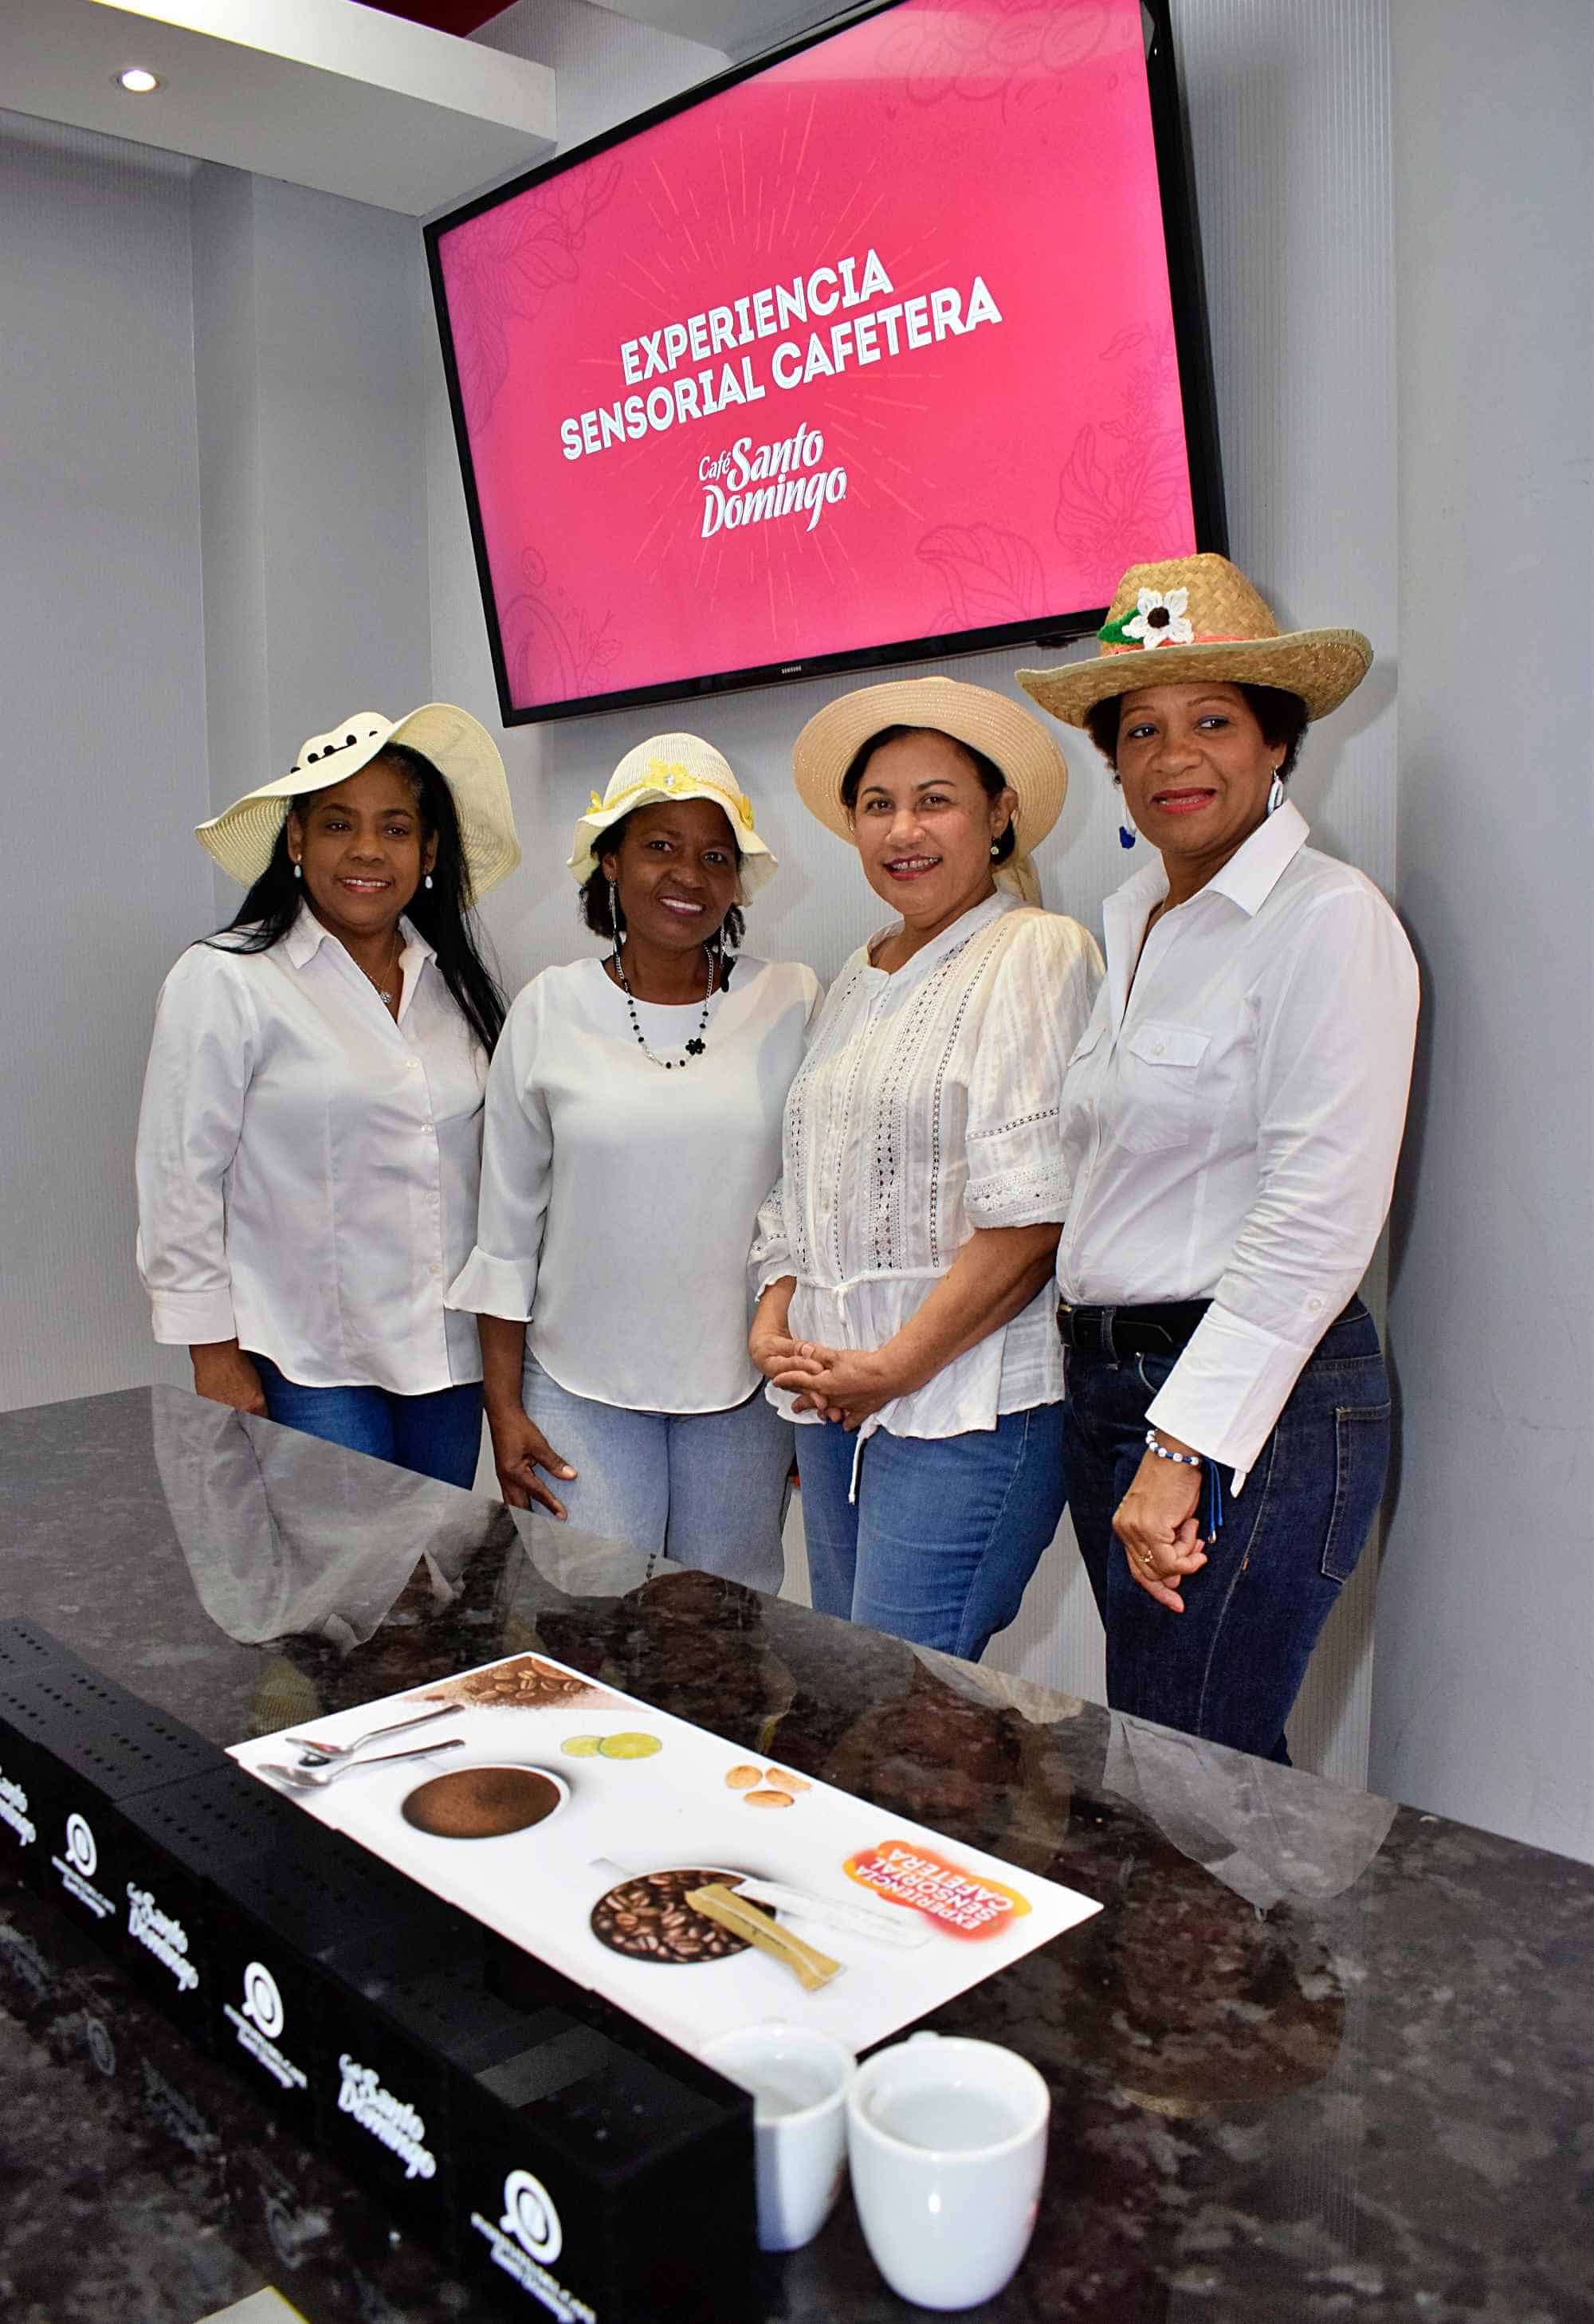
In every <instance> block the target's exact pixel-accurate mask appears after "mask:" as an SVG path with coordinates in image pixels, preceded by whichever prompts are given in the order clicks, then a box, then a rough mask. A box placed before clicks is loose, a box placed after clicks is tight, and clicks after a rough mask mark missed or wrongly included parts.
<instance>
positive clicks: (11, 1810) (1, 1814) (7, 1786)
mask: <svg viewBox="0 0 1594 2324" xmlns="http://www.w3.org/2000/svg"><path fill="white" fill-rule="evenodd" d="M0 1823H4V1824H9V1825H10V1827H11V1829H12V1831H14V1832H15V1834H16V1836H17V1838H18V1840H20V1841H21V1842H22V1844H23V1847H24V1848H32V1845H33V1842H34V1841H35V1840H37V1839H38V1837H39V1831H38V1827H37V1826H36V1825H35V1823H34V1821H33V1819H32V1816H31V1815H30V1814H29V1813H28V1795H27V1794H26V1792H24V1791H23V1787H22V1785H21V1784H19V1783H17V1782H16V1780H15V1779H14V1777H13V1776H11V1775H0Z"/></svg>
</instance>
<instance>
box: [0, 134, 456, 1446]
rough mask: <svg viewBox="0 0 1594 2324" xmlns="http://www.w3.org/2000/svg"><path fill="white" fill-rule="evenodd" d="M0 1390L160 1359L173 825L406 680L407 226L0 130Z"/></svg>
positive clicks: (417, 423) (175, 943)
mask: <svg viewBox="0 0 1594 2324" xmlns="http://www.w3.org/2000/svg"><path fill="white" fill-rule="evenodd" d="M0 216H4V217H5V236H4V238H3V240H0V314H3V315H4V318H5V328H4V334H3V336H0V533H3V537H4V540H5V556H4V559H3V570H0V593H3V595H0V700H4V702H5V705H6V711H7V720H8V729H9V745H10V747H9V753H8V764H7V768H6V777H7V781H6V833H5V846H4V847H3V848H0V926H3V927H4V928H5V959H6V971H7V976H6V982H7V997H8V1007H7V1009H6V1011H5V1019H4V1020H3V1022H0V1085H3V1086H4V1089H5V1141H4V1148H3V1152H0V1272H3V1276H4V1282H5V1325H6V1328H5V1333H4V1334H3V1335H0V1407H5V1406H15V1405H24V1404H31V1403H34V1402H42V1401H45V1400H48V1399H50V1398H52V1397H67V1396H82V1395H88V1394H92V1393H95V1392H96V1391H97V1390H100V1389H104V1388H120V1387H124V1386H126V1385H128V1384H129V1383H130V1382H135V1381H140V1380H144V1379H154V1378H164V1379H186V1378H187V1376H188V1375H187V1364H186V1360H184V1358H183V1357H182V1356H181V1355H180V1354H179V1353H177V1352H175V1351H162V1350H158V1349H156V1348H155V1346H154V1344H153V1342H152V1340H151V1338H150V1329H149V1310H148V1306H147V1303H146V1302H145V1299H144V1296H143V1292H142V1291H141V1289H140V1287H139V1285H138V1282H137V1279H136V1277H135V1276H134V1268H133V1245H134V1200H133V1175H132V1139H133V1129H134V1120H135V1118H136V1114H137V1108H138V1094H139V1089H140V1085H141V1083H142V1078H143V1059H144V1053H145V1050H146V1048H147V1047H148V1042H149V1029H150V1022H151V1018H152V1011H153V1008H154V999H155V994H156V991H157V990H158V988H159V986H160V982H161V978H162V977H163V976H164V974H165V973H166V971H167V969H168V968H169V967H170V964H171V962H172V960H173V958H174V957H175V956H176V954H177V953H178V952H179V951H180V949H181V947H182V946H183V945H185V944H187V943H188V942H189V940H190V939H191V938H192V937H193V936H197V935H199V934H202V933H203V932H204V931H205V930H206V929H207V928H209V927H214V926H215V925H216V924H217V920H218V918H222V917H225V916H227V915H230V913H231V912H232V911H233V909H234V908H235V906H236V903H237V901H238V899H239V892H240V891H239V890H237V889H236V888H235V887H234V886H233V885H232V884H231V883H230V882H229V881H226V880H225V879H224V878H223V877H222V875H221V874H220V873H219V872H214V873H213V871H212V867H211V864H210V862H209V859H208V858H207V856H206V855H205V854H204V853H202V851H201V850H200V849H199V847H198V845H197V844H196V843H195V841H194V837H193V826H194V825H195V824H196V823H198V821H200V820H201V819H202V818H203V817H204V816H207V815H209V814H211V813H213V812H214V811H215V810H216V808H217V807H224V806H226V803H227V802H228V800H229V799H231V798H235V797H236V795H237V794H238V793H239V792H240V791H242V790H245V789H247V788H249V786H250V785H251V784H253V783H256V782H260V781H262V780H263V779H265V778H266V777H267V776H268V775H270V774H273V773H278V772H280V771H281V770H282V768H283V767H285V766H286V765H288V764H290V761H291V757H292V753H293V752H294V750H295V748H296V747H297V745H298V744H299V742H301V741H302V739H303V738H304V736H305V735H306V734H307V733H315V732H317V731H318V730H319V729H321V728H323V727H327V726H329V725H331V724H333V723H334V722H335V721H336V720H337V719H338V718H340V717H342V716H344V715H346V713H347V712H348V711H350V710H353V709H366V708H374V709H381V710H388V711H391V712H392V714H393V715H397V714H398V713H399V712H400V711H401V710H404V709H410V708H412V707H413V706H414V705H415V704H416V703H418V702H420V701H424V700H425V699H426V698H427V697H428V695H429V694H430V692H431V672H430V634H429V622H430V613H429V605H430V590H431V574H430V571H429V568H428V555H427V524H426V479H425V465H426V464H425V458H424V449H423V447H424V435H425V409H424V397H425V374H424V370H423V366H422V363H421V354H420V350H421V343H422V332H423V328H424V327H425V325H426V315H425V310H424V305H423V297H422V291H423V269H422V264H421V253H420V241H419V233H418V231H417V229H416V227H415V225H414V222H413V221H412V220H410V219H405V218H400V217H393V216H392V215H391V214H389V213H387V212H385V211H378V210H373V209H369V208H364V206H363V205H361V204H358V203H354V202H346V201H340V200H338V199H337V198H335V197H333V196H330V195H323V194H312V193H307V192H305V191H304V190H302V189H299V188H297V187H293V186H285V185H281V184H279V183H277V182H276V181H275V180H269V179H254V178H250V177H247V176H244V175H243V174H242V173H240V172H238V171H231V170H223V169H217V168H214V167H210V166H206V167H201V168H199V169H198V170H194V169H193V168H192V167H191V165H190V164H189V163H188V162H186V161H179V160H174V159H172V158H171V157H170V156H168V155H164V154H161V153H157V152H152V151H151V150H150V149H148V148H145V147H142V146H134V145H127V144H124V143H121V142H120V141H119V140H116V139H112V138H106V137H97V136H95V135H93V134H88V133H86V132H78V131H69V130H64V129H55V128H52V127H51V126H49V125H47V124H39V123H36V122H33V121H32V120H26V119H23V118H22V117H20V116H17V115H0Z"/></svg>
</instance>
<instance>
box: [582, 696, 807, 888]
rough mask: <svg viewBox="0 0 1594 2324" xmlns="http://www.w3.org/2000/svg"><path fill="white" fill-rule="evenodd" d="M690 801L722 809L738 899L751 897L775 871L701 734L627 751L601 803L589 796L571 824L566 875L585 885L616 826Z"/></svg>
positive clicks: (746, 809) (729, 776) (737, 791)
mask: <svg viewBox="0 0 1594 2324" xmlns="http://www.w3.org/2000/svg"><path fill="white" fill-rule="evenodd" d="M690 798H701V799H712V800H713V801H714V805H715V807H723V809H724V811H725V815H726V818H727V820H728V821H729V823H730V825H731V830H732V833H733V836H734V838H735V841H736V845H737V847H738V849H739V850H740V851H741V855H742V896H743V898H746V897H748V896H751V895H752V894H754V893H755V892H756V890H758V889H760V888H761V887H762V886H763V884H764V882H765V881H766V880H767V879H769V876H770V874H771V873H772V872H774V871H778V870H779V864H778V863H777V861H776V859H775V857H774V856H773V855H772V854H771V853H770V852H769V848H768V847H767V846H766V845H765V844H764V842H763V841H762V840H761V839H760V837H759V835H758V833H757V831H756V830H755V829H754V827H753V820H752V801H751V799H750V798H748V796H747V793H746V792H745V791H744V790H743V789H742V785H741V784H740V783H739V782H738V781H737V779H736V777H735V775H734V774H733V772H732V770H731V764H730V761H728V760H727V759H725V758H723V757H722V755H721V753H720V752H718V751H716V750H715V749H714V744H713V743H712V742H705V741H704V740H703V738H702V736H701V735H700V734H650V735H649V737H648V739H647V741H646V742H639V743H638V744H637V746H636V748H635V750H634V751H628V752H626V754H625V756H624V758H623V759H622V761H620V764H619V765H618V766H617V767H616V768H615V770H614V772H613V774H612V775H611V776H610V778H609V787H608V788H607V789H606V790H605V791H604V796H603V798H599V797H598V795H597V793H596V791H594V793H593V794H592V805H591V807H589V808H588V809H587V811H586V813H585V815H584V816H580V817H579V819H578V820H577V822H576V843H575V846H574V848H573V849H572V852H571V854H570V859H569V869H570V871H572V872H573V873H574V874H575V876H576V879H577V880H579V881H581V882H582V883H583V885H584V886H585V882H586V881H588V880H590V879H591V878H592V875H593V873H594V871H596V870H597V867H598V853H599V849H600V844H601V843H602V841H603V839H604V834H605V833H606V832H608V831H611V830H612V829H613V826H614V825H615V824H617V823H620V822H622V820H623V819H624V817H625V816H628V815H631V814H633V813H634V812H635V810H636V809H637V808H638V807H658V806H660V805H662V803H663V802H664V801H665V800H667V799H690Z"/></svg>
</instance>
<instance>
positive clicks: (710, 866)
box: [449, 733, 819, 1590]
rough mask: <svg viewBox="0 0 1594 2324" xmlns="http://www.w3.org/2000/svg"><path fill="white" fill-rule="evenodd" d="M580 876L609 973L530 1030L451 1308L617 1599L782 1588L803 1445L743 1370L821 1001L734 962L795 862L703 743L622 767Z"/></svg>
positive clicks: (515, 1024) (634, 755) (796, 973)
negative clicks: (618, 1584) (629, 1586)
mask: <svg viewBox="0 0 1594 2324" xmlns="http://www.w3.org/2000/svg"><path fill="white" fill-rule="evenodd" d="M569 868H570V870H571V871H572V872H573V873H574V874H575V877H576V881H578V882H579V884H580V888H581V908H582V913H583V917H584V918H585V922H586V925H587V927H589V928H591V930H592V931H593V933H594V935H595V936H599V937H601V938H602V939H603V940H604V943H605V944H606V945H608V946H609V950H608V953H607V954H606V956H605V957H604V958H602V959H590V958H589V959H586V960H578V961H574V962H572V963H570V964H568V965H567V966H565V967H560V968H550V969H546V970H544V972H543V973H542V974H541V975H540V976H537V977H534V978H533V979H532V981H531V982H530V984H529V985H527V986H526V988H525V990H524V991H522V992H521V993H520V994H519V995H518V996H517V997H516V1000H515V1001H514V1003H513V1006H512V1007H511V1010H510V1013H509V1019H508V1022H507V1024H506V1026H505V1028H504V1037H503V1040H502V1043H501V1045H500V1047H499V1051H498V1055H497V1056H496V1057H495V1059H494V1061H493V1073H492V1076H491V1079H490V1082H489V1084H488V1092H487V1129H486V1139H485V1151H484V1164H483V1179H482V1205H481V1221H480V1225H479V1228H478V1233H477V1245H476V1249H475V1251H474V1252H473V1253H472V1255H471V1258H470V1260H469V1263H468V1264H467V1265H466V1267H465V1268H464V1270H463V1272H462V1273H461V1275H460V1276H459V1278H458V1280H457V1281H456V1284H455V1285H454V1286H453V1289H452V1290H451V1291H450V1293H449V1304H450V1305H453V1306H456V1307H459V1308H462V1309H465V1310H468V1311H471V1312H474V1313H475V1314H476V1315H477V1316H478V1318H479V1322H480V1329H481V1334H482V1348H483V1357H484V1367H485V1376H486V1400H487V1420H488V1425H489V1427H490V1428H491V1430H492V1434H493V1453H494V1457H495V1460H496V1462H497V1467H498V1477H499V1484H500V1489H501V1490H502V1493H503V1496H504V1499H506V1500H507V1501H509V1502H510V1503H511V1505H513V1506H515V1507H519V1508H525V1507H527V1506H528V1505H529V1504H531V1503H536V1504H538V1505H539V1506H540V1507H541V1508H545V1509H547V1510H548V1511H549V1512H550V1513H551V1514H552V1515H553V1516H554V1517H559V1518H563V1517H568V1519H569V1522H570V1526H571V1528H572V1537H573V1538H575V1539H578V1540H579V1542H580V1544H581V1554H585V1555H586V1556H587V1557H588V1558H591V1557H593V1556H594V1554H595V1555H597V1556H600V1557H606V1558H608V1559H609V1560H610V1561H612V1562H613V1563H614V1565H615V1568H616V1571H617V1572H618V1573H619V1574H621V1575H622V1576H623V1574H624V1572H625V1567H626V1561H627V1560H628V1559H632V1560H635V1561H636V1562H637V1563H638V1565H639V1568H640V1565H641V1563H643V1562H644V1561H647V1560H650V1559H652V1558H654V1557H656V1556H658V1555H660V1554H664V1555H668V1556H669V1557H671V1558H673V1559H675V1560H676V1561H677V1563H681V1564H684V1565H692V1566H699V1567H704V1568H706V1569H708V1570H709V1571H711V1572H716V1573H722V1574H724V1575H727V1576H729V1577H730V1578H732V1579H733V1580H736V1581H739V1582H747V1583H750V1584H751V1585H752V1586H753V1587H755V1588H760V1589H765V1590H777V1589H779V1586H780V1581H781V1576H782V1572H783V1563H784V1562H783V1556H782V1550H781V1541H780V1520H781V1514H782V1510H783V1507H784V1500H785V1488H786V1480H787V1475H788V1470H789V1467H790V1461H791V1444H790V1438H789V1434H788V1432H787V1430H786V1429H785V1427H784V1426H783V1425H782V1424H781V1422H780V1420H779V1417H778V1416H776V1415H775V1414H773V1413H771V1412H770V1411H769V1408H768V1406H766V1404H765V1403H764V1400H763V1397H762V1396H761V1394H760V1375H759V1373H758V1372H757V1370H756V1369H754V1367H753V1365H752V1363H751V1360H750V1359H749V1356H748V1352H747V1322H748V1308H747V1291H746V1260H747V1251H748V1246H749V1244H750V1243H751V1239H752V1230H753V1222H754V1220H755V1219H756V1217H757V1214H758V1208H759V1203H760V1200H761V1199H762V1197H763V1195H764V1194H765V1193H766V1191H767V1189H768V1187H769V1182H770V1180H771V1179H772V1178H773V1177H774V1176H775V1173H776V1170H777V1169H778V1167H779V1152H780V1112H781V1107H782V1104H783V1102H784V1101H785V1097H786V1091H787V1086H788V1083H789V1082H790V1080H791V1077H792V1075H793V1074H794V1073H795V1072H796V1071H797V1065H798V1064H799V1062H800V1061H801V1058H802V1053H803V1039H804V1034H805V1031H806V1026H807V1022H808V1019H809V1017H810V1015H811V1014H812V1012H813V1010H814V1009H815V1005H816V1004H817V1001H818V998H819V985H818V980H817V979H816V978H815V975H814V973H813V972H812V970H811V969H807V968H804V967H801V966H799V965H798V964H796V963H792V962H783V961H764V960H755V959H753V958H751V957H750V956H749V955H748V954H737V953H736V951H735V947H736V946H737V945H739V944H740V942H741V938H742V905H743V903H744V901H745V900H746V899H747V898H748V897H749V896H750V895H751V894H752V893H753V892H754V891H755V890H757V889H758V888H760V886H761V885H762V884H763V882H764V881H766V880H767V879H768V878H769V875H770V874H771V873H772V872H773V871H774V870H775V858H774V856H773V855H772V854H771V853H769V848H768V847H767V846H766V844H764V841H763V840H762V838H761V837H760V835H759V832H758V830H757V828H756V826H755V825H754V822H753V813H752V804H751V800H750V799H749V798H747V796H746V794H745V793H744V792H743V790H742V786H741V784H740V782H739V781H738V780H737V779H736V777H735V776H734V775H733V772H732V770H731V769H730V767H729V766H728V765H727V764H726V761H724V759H723V757H722V756H721V754H720V753H719V752H717V751H715V750H714V749H713V748H712V747H711V746H710V745H709V744H708V743H707V742H703V741H702V740H701V739H700V738H699V737H698V736H696V735H694V734H683V733H673V734H655V735H652V736H650V738H649V740H648V741H646V742H640V743H639V744H638V745H637V747H636V748H635V749H634V750H632V751H630V752H627V753H626V755H625V757H624V758H623V759H622V761H621V762H620V764H619V766H618V767H616V769H615V770H614V772H613V776H612V777H611V779H610V781H609V785H608V788H607V790H606V792H605V793H604V797H603V798H601V799H600V798H597V797H596V796H595V794H594V798H593V802H592V806H591V807H590V809H589V810H588V812H587V813H586V814H585V815H584V816H582V817H581V819H580V821H579V822H578V823H577V825H576V846H575V851H574V853H572V855H571V857H570V863H569ZM556 1448H557V1449H556ZM545 1480H553V1481H552V1483H550V1482H548V1481H545ZM556 1487H557V1490H556V1489H555V1488H556ZM567 1545H568V1544H567Z"/></svg>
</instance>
